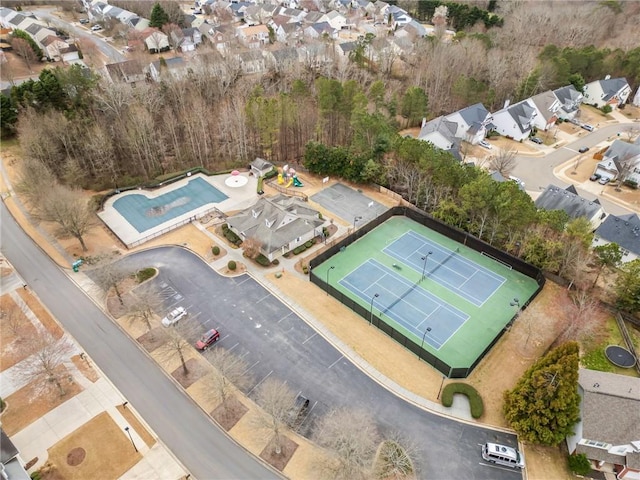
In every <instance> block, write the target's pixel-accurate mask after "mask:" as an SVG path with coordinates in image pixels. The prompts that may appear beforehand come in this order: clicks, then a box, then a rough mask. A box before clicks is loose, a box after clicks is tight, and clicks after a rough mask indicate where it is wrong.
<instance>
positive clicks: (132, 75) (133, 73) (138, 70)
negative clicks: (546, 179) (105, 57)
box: [104, 60, 147, 84]
mask: <svg viewBox="0 0 640 480" xmlns="http://www.w3.org/2000/svg"><path fill="white" fill-rule="evenodd" d="M104 77H105V78H106V79H108V80H109V81H110V82H111V83H116V82H123V83H129V84H137V83H142V82H144V81H146V79H147V75H146V73H145V72H144V69H143V67H142V63H141V62H140V61H138V60H126V61H124V62H117V63H109V64H107V65H105V66H104Z"/></svg>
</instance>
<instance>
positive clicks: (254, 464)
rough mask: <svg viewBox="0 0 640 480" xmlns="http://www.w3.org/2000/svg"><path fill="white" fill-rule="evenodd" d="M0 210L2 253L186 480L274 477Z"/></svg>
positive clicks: (4, 208)
mask: <svg viewBox="0 0 640 480" xmlns="http://www.w3.org/2000/svg"><path fill="white" fill-rule="evenodd" d="M0 203H1V205H0V220H1V222H0V223H1V225H0V250H2V253H3V254H4V255H5V257H6V258H7V259H8V260H9V261H10V262H11V263H12V264H13V266H14V267H15V269H16V270H17V271H18V273H19V274H20V275H21V276H22V278H23V279H24V281H25V282H26V283H27V284H28V285H29V287H30V288H31V289H32V290H33V291H34V292H35V293H36V294H37V295H38V296H39V297H40V299H41V301H42V302H43V303H44V304H45V305H46V306H47V308H49V310H50V311H51V312H52V313H53V315H54V316H55V317H56V318H57V319H58V321H59V322H60V323H61V324H62V325H63V326H64V328H65V330H66V331H68V332H69V333H70V334H71V335H72V336H73V337H74V338H75V339H76V341H77V342H78V343H79V344H80V346H81V347H82V348H83V349H84V350H85V351H86V352H87V353H88V354H89V356H90V357H91V359H92V360H93V361H94V362H95V363H96V364H97V365H98V367H99V368H100V369H101V370H102V371H103V372H104V373H105V375H106V376H107V377H108V378H109V379H110V380H111V382H112V383H113V384H114V385H115V386H116V388H118V390H120V392H122V394H123V395H124V396H125V397H126V399H127V400H128V401H129V403H130V404H131V405H133V407H135V409H136V410H137V411H138V412H139V413H140V414H141V416H142V417H143V418H144V420H145V421H146V422H147V423H148V424H149V425H150V427H151V428H152V429H153V430H154V431H155V432H156V434H157V435H158V436H159V438H160V440H161V441H162V442H163V443H164V444H165V445H166V446H167V447H168V448H169V449H170V450H171V451H172V452H173V454H174V455H175V456H176V457H177V458H178V459H179V461H181V462H182V464H183V465H184V466H185V468H186V469H187V470H188V471H189V472H191V474H192V476H193V477H194V478H197V479H205V478H207V479H209V478H211V479H277V478H281V477H279V476H278V475H277V474H275V473H274V472H272V471H271V470H269V469H267V468H266V467H265V466H264V465H263V464H262V463H260V462H258V461H257V460H256V459H255V458H254V457H253V456H251V455H250V454H248V453H247V452H246V451H245V450H244V449H243V448H241V447H239V446H238V445H237V444H236V443H235V442H233V441H232V440H231V439H229V437H227V436H226V435H225V434H224V433H223V432H221V431H220V430H219V429H218V428H217V427H216V426H215V425H214V424H213V422H212V421H211V419H210V418H209V417H208V416H207V415H206V414H205V413H204V412H203V411H202V410H200V408H199V407H197V406H196V405H195V404H194V403H193V402H192V401H191V399H189V398H188V397H187V395H186V394H184V393H183V392H182V390H181V389H179V388H177V387H176V385H175V384H174V383H173V382H172V381H171V380H170V379H169V378H168V377H167V376H166V375H165V374H164V373H163V372H162V371H161V370H160V369H159V368H158V366H157V365H156V364H155V362H154V361H153V360H151V359H150V358H149V357H148V356H147V355H146V354H144V353H143V352H142V351H141V350H140V349H139V348H138V347H137V346H136V345H135V344H134V342H133V341H131V340H130V339H129V337H128V336H127V335H125V334H124V333H123V332H122V331H121V330H120V328H119V327H117V326H116V325H115V324H114V323H113V322H112V321H111V320H110V319H109V318H107V317H106V316H105V315H104V313H103V312H102V311H101V310H100V309H99V308H98V307H97V306H96V305H95V304H94V303H93V302H92V301H91V300H90V299H89V298H88V297H87V296H86V295H85V294H84V292H82V291H81V290H80V289H79V288H77V286H76V285H75V284H74V283H73V282H72V281H71V280H70V279H69V278H68V277H67V276H66V275H65V274H64V273H63V272H62V271H61V270H60V269H59V268H58V267H57V265H55V264H54V263H53V262H52V261H51V260H50V259H49V257H47V256H46V255H45V254H44V252H43V251H42V250H40V248H39V247H38V246H37V245H35V243H33V241H32V240H31V239H30V238H29V237H28V236H27V235H26V234H25V233H24V232H23V231H22V229H21V228H20V227H19V225H18V224H17V223H16V222H15V220H14V219H13V217H12V216H11V215H10V214H9V212H8V211H7V209H6V207H5V205H4V203H2V202H0Z"/></svg>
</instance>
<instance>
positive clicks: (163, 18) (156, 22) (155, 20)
mask: <svg viewBox="0 0 640 480" xmlns="http://www.w3.org/2000/svg"><path fill="white" fill-rule="evenodd" d="M167 23H169V15H167V12H165V11H164V9H163V8H162V6H161V5H160V4H159V3H156V4H155V5H154V6H153V9H152V10H151V18H150V19H149V26H150V27H155V28H162V27H163V26H164V25H166V24H167Z"/></svg>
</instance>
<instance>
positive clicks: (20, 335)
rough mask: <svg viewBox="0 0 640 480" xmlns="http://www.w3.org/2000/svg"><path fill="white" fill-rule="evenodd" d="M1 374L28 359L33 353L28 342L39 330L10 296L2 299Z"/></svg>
mask: <svg viewBox="0 0 640 480" xmlns="http://www.w3.org/2000/svg"><path fill="white" fill-rule="evenodd" d="M0 319H1V320H2V321H0V338H1V339H2V341H1V342H0V372H1V371H4V370H6V369H8V368H10V367H13V366H14V365H16V364H17V363H18V362H20V361H22V360H24V359H25V358H27V357H28V356H29V355H30V354H31V352H30V350H29V348H28V345H27V343H28V342H27V340H28V339H29V338H33V337H34V336H35V335H37V333H38V332H37V330H36V328H35V327H34V326H33V324H32V323H31V322H30V321H29V319H28V318H27V317H26V315H25V314H24V312H23V311H22V310H21V309H20V307H18V305H17V304H16V303H15V302H14V300H13V299H12V298H11V296H10V295H2V296H1V297H0Z"/></svg>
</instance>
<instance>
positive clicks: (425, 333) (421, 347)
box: [420, 327, 431, 350]
mask: <svg viewBox="0 0 640 480" xmlns="http://www.w3.org/2000/svg"><path fill="white" fill-rule="evenodd" d="M430 331H431V327H427V329H426V330H425V331H424V334H423V335H422V343H421V344H420V350H423V347H424V337H426V336H427V332H430Z"/></svg>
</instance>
